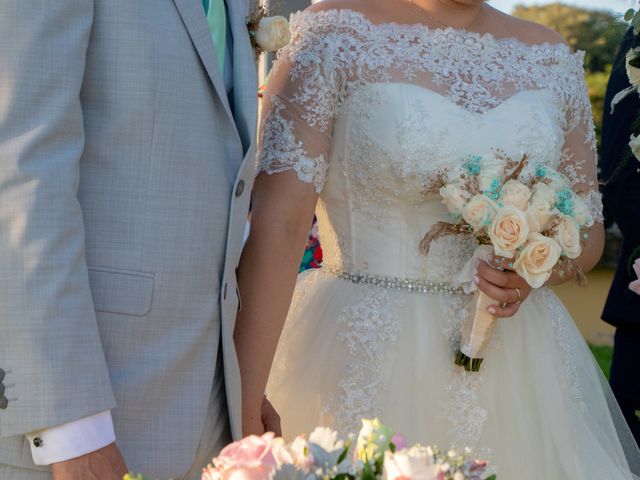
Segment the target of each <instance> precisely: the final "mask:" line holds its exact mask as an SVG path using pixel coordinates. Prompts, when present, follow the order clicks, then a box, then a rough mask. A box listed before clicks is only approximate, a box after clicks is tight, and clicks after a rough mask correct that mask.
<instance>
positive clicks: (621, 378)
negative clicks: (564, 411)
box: [600, 29, 640, 442]
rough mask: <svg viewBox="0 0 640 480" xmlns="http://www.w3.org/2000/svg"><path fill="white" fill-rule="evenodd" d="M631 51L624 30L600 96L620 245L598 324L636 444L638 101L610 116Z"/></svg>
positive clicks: (639, 432) (609, 214) (604, 161)
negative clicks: (610, 339)
mask: <svg viewBox="0 0 640 480" xmlns="http://www.w3.org/2000/svg"><path fill="white" fill-rule="evenodd" d="M633 47H634V38H633V32H632V30H631V29H630V30H629V32H627V35H626V36H625V37H624V39H623V42H622V45H621V46H620V50H619V52H618V55H617V58H616V61H615V63H614V67H613V72H612V74H611V78H610V80H609V85H608V87H607V94H606V97H605V108H604V110H605V111H604V118H603V125H602V148H601V156H600V172H601V178H602V180H603V187H602V193H603V200H604V207H605V217H606V220H607V222H608V223H609V224H611V223H613V222H615V223H616V224H617V225H618V227H620V231H621V232H622V236H623V242H622V249H621V251H620V257H619V260H618V266H617V269H616V273H615V277H614V280H613V284H612V285H611V290H610V291H609V296H608V298H607V302H606V304H605V307H604V311H603V313H602V319H603V320H604V321H605V322H607V323H610V324H611V325H613V326H614V327H616V334H615V347H614V353H613V364H612V366H611V388H612V390H613V392H614V394H615V396H616V398H617V400H618V402H619V403H620V407H621V408H622V411H623V413H624V415H625V418H626V420H627V423H628V424H629V426H630V427H631V430H632V432H633V435H634V437H635V439H636V441H637V442H640V418H639V417H638V411H640V375H638V372H637V366H638V357H637V352H638V351H640V295H637V294H635V293H634V292H632V291H631V290H630V289H629V283H630V282H632V281H633V280H636V275H635V273H634V271H633V268H632V266H633V263H634V260H635V259H636V258H638V257H640V208H639V205H640V163H639V162H638V160H636V158H635V157H633V155H632V154H631V150H630V149H629V147H628V143H629V137H630V135H631V133H632V132H633V130H634V129H633V124H634V123H635V121H636V119H637V118H638V116H639V114H640V97H639V96H637V95H630V96H629V97H627V98H626V99H624V100H623V101H622V102H621V103H619V104H618V105H616V108H615V111H614V112H613V113H612V112H611V102H612V100H613V97H614V95H615V94H616V93H617V92H619V91H621V90H623V89H625V88H627V87H629V79H628V78H627V74H626V69H625V55H626V54H627V52H628V51H629V50H630V49H631V48H633Z"/></svg>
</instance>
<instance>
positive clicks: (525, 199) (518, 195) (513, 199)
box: [500, 180, 531, 210]
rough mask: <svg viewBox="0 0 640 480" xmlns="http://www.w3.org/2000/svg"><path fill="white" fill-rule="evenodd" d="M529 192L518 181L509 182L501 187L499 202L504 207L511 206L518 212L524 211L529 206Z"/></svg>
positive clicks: (527, 188)
mask: <svg viewBox="0 0 640 480" xmlns="http://www.w3.org/2000/svg"><path fill="white" fill-rule="evenodd" d="M530 197H531V190H529V187H527V186H526V185H525V184H523V183H522V182H519V181H518V180H509V181H507V183H505V184H504V185H503V186H502V191H501V193H500V200H502V202H503V203H504V204H505V205H512V206H514V207H516V208H519V209H520V210H526V209H527V207H528V205H529V198H530Z"/></svg>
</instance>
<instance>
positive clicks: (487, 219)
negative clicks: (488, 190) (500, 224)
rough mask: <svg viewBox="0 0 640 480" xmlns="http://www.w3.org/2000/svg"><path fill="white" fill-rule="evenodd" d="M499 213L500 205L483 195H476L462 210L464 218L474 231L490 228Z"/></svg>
mask: <svg viewBox="0 0 640 480" xmlns="http://www.w3.org/2000/svg"><path fill="white" fill-rule="evenodd" d="M496 213H498V205H497V204H496V202H494V201H493V200H491V199H490V198H489V197H487V196H486V195H483V194H478V195H475V196H474V197H473V198H472V199H471V200H469V203H467V204H466V205H465V207H464V208H463V209H462V218H464V221H465V222H467V223H468V224H469V225H471V226H472V227H473V229H474V230H483V229H486V228H488V227H489V225H491V223H492V222H493V220H494V219H495V218H496Z"/></svg>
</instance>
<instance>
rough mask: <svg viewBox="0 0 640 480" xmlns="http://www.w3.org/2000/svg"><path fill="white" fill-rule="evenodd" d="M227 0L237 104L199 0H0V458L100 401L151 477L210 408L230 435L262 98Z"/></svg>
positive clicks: (25, 455) (168, 469)
mask: <svg viewBox="0 0 640 480" xmlns="http://www.w3.org/2000/svg"><path fill="white" fill-rule="evenodd" d="M227 3H228V10H229V12H228V13H229V23H230V26H231V30H232V34H233V65H234V68H233V76H234V87H233V95H232V100H231V101H229V99H228V97H227V95H226V92H225V88H224V82H223V78H222V75H221V73H220V70H219V68H218V66H217V60H216V58H215V49H214V47H213V43H212V40H211V37H210V33H209V30H208V27H207V23H206V19H205V16H204V14H203V8H202V2H201V0H54V1H50V0H32V1H29V2H26V1H24V0H3V1H2V5H1V6H0V10H1V13H0V45H1V46H2V47H1V48H0V369H1V370H0V377H2V378H0V382H1V383H0V385H1V386H0V392H1V395H0V464H1V463H5V464H9V465H17V466H21V467H23V468H36V467H35V466H34V465H33V464H32V462H31V454H30V450H29V446H28V445H27V444H26V443H25V437H24V434H25V433H27V432H31V431H34V430H39V429H42V428H47V427H52V426H55V425H59V424H62V423H66V422H69V421H72V420H76V419H79V418H83V417H85V416H88V415H92V414H95V413H98V412H101V411H104V410H108V409H114V410H113V414H114V419H115V426H116V435H117V438H118V442H119V445H120V447H121V449H122V450H123V453H124V455H125V458H126V460H127V462H128V464H129V467H130V468H131V469H132V470H136V471H142V472H143V473H146V474H148V475H150V476H152V477H153V476H156V477H164V478H166V477H169V476H173V477H177V476H180V475H182V474H184V472H186V471H187V470H189V468H190V467H191V465H192V462H193V459H194V455H195V452H196V449H197V447H198V444H199V442H200V440H201V438H202V436H203V425H204V423H205V418H206V417H207V415H210V414H211V411H210V407H209V406H210V405H211V406H212V407H211V408H216V409H218V410H219V411H220V412H223V411H224V412H225V413H224V415H222V416H221V417H220V418H221V420H219V421H223V422H224V423H225V424H226V423H227V418H230V427H231V431H232V432H233V434H234V435H235V436H236V437H237V436H239V435H240V430H241V412H240V405H241V401H240V378H239V369H238V364H237V359H236V354H235V350H234V346H233V339H232V335H233V329H234V321H235V315H236V312H237V308H238V305H239V299H238V296H237V294H236V291H237V289H236V278H235V270H236V267H237V264H238V259H239V256H240V251H241V239H242V234H243V230H244V227H245V221H246V214H247V211H248V207H249V198H250V191H251V185H252V182H253V178H254V174H255V162H254V149H255V148H254V135H255V124H256V109H257V105H256V102H257V100H256V68H255V62H254V57H253V53H252V50H251V46H250V41H249V36H248V32H247V27H246V17H247V14H248V9H249V8H248V7H249V5H248V0H228V2H227ZM219 350H221V352H222V353H221V358H222V359H223V365H224V368H223V369H222V368H220V365H219V363H218V365H217V359H218V353H219ZM216 371H219V372H220V373H219V375H218V376H219V377H221V376H222V375H224V383H225V385H226V398H227V400H228V415H227V413H226V409H227V407H226V406H225V405H224V403H225V400H224V396H225V395H224V392H225V389H224V388H218V387H215V383H216V382H215V381H214V380H215V379H214V377H216V373H215V372H216ZM219 383H220V384H222V383H223V382H222V381H220V382H219ZM212 390H214V391H215V393H214V395H218V397H215V398H213V399H212V401H211V402H210V397H211V392H212ZM2 407H4V408H2ZM208 412H209V413H208ZM227 427H228V425H227ZM205 433H206V432H205Z"/></svg>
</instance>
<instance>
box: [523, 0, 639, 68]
mask: <svg viewBox="0 0 640 480" xmlns="http://www.w3.org/2000/svg"><path fill="white" fill-rule="evenodd" d="M513 14H514V15H515V16H516V17H520V18H523V19H526V20H530V21H533V22H536V23H540V24H542V25H545V26H547V27H549V28H551V29H553V30H555V31H557V32H558V33H560V34H561V35H562V36H563V37H564V38H565V39H566V40H567V42H568V43H569V45H570V46H571V47H572V48H573V49H576V50H584V51H585V52H586V68H587V70H589V71H590V72H604V71H606V69H607V66H608V65H611V64H613V61H614V59H615V55H616V52H617V50H618V46H619V45H620V42H621V41H622V37H623V36H624V33H625V32H626V30H627V28H628V27H629V25H628V24H627V23H626V22H624V21H623V19H620V18H618V16H617V15H615V14H614V13H612V12H608V11H606V10H588V9H584V8H579V7H574V6H571V5H566V4H563V3H551V4H548V5H543V6H531V7H526V6H523V5H518V6H516V7H515V9H514V11H513ZM637 19H638V22H640V16H638V17H637ZM632 21H635V18H633V17H632Z"/></svg>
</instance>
